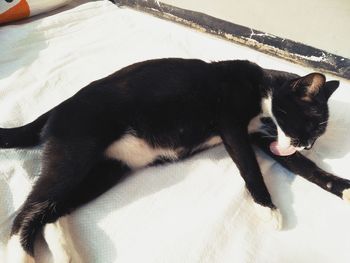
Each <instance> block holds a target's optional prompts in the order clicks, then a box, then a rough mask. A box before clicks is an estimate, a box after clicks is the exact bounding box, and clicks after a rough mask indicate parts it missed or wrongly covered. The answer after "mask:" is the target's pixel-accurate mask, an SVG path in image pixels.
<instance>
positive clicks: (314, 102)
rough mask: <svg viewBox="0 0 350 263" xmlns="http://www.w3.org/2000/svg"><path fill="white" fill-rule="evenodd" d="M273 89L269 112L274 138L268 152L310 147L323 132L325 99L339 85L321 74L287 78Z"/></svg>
mask: <svg viewBox="0 0 350 263" xmlns="http://www.w3.org/2000/svg"><path fill="white" fill-rule="evenodd" d="M280 84H281V85H280V86H279V87H278V88H275V89H273V92H272V96H271V100H272V101H271V106H272V107H271V111H272V117H273V119H274V122H275V124H276V125H277V137H278V139H277V141H276V142H275V143H274V145H271V146H270V148H271V151H273V152H274V153H275V154H278V155H289V153H290V154H291V153H292V152H293V151H295V150H302V149H310V148H311V147H312V146H313V144H314V142H315V140H316V139H317V138H318V137H320V136H321V135H322V134H323V133H324V132H325V131H326V127H327V122H328V117H329V115H328V105H327V102H328V99H329V97H330V96H331V95H332V93H333V92H334V91H335V90H336V89H337V88H338V86H339V82H338V81H326V77H325V76H324V75H322V74H320V73H311V74H308V75H306V76H303V77H295V78H292V79H287V80H285V81H284V82H283V83H280Z"/></svg>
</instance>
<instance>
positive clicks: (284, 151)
mask: <svg viewBox="0 0 350 263" xmlns="http://www.w3.org/2000/svg"><path fill="white" fill-rule="evenodd" d="M270 151H271V152H272V153H273V154H274V155H279V156H288V155H292V154H293V153H295V152H296V149H295V147H294V146H292V145H290V146H288V147H284V148H283V147H281V146H280V145H278V142H277V141H274V142H272V143H271V144H270Z"/></svg>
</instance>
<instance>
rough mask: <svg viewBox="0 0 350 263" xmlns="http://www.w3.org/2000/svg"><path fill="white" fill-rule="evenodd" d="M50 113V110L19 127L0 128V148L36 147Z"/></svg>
mask: <svg viewBox="0 0 350 263" xmlns="http://www.w3.org/2000/svg"><path fill="white" fill-rule="evenodd" d="M51 112H52V110H51V111H48V112H46V113H45V114H43V115H41V116H40V117H39V118H37V119H36V120H35V121H33V122H31V123H28V124H26V125H24V126H21V127H16V128H0V148H17V147H20V148H25V147H32V146H36V145H38V144H39V143H40V137H41V136H40V134H41V130H42V129H43V127H44V125H45V123H46V122H47V120H48V119H49V116H50V114H51Z"/></svg>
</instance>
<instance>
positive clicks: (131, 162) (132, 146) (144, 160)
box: [105, 134, 221, 169]
mask: <svg viewBox="0 0 350 263" xmlns="http://www.w3.org/2000/svg"><path fill="white" fill-rule="evenodd" d="M219 143H221V138H220V137H219V136H214V137H211V138H209V139H208V140H207V141H205V142H204V143H203V144H201V145H200V146H199V148H200V149H204V148H209V147H211V146H214V145H217V144H219ZM180 151H181V149H178V150H177V149H171V148H159V147H158V148H154V147H152V146H151V145H149V144H148V143H147V142H146V141H145V140H143V139H141V138H138V137H136V136H134V135H132V134H126V135H124V136H123V137H122V138H121V139H119V140H116V141H114V142H113V143H112V144H111V145H110V146H109V147H108V148H107V149H106V151H105V154H106V156H107V157H109V158H112V159H117V160H120V161H122V162H124V163H125V164H127V165H128V166H129V167H130V168H132V169H138V168H142V167H144V166H146V165H148V164H150V163H152V162H154V161H155V160H156V159H157V158H159V157H165V158H167V159H171V160H177V159H178V158H179V152H180Z"/></svg>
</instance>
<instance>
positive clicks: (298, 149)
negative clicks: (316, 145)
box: [295, 147, 305, 152]
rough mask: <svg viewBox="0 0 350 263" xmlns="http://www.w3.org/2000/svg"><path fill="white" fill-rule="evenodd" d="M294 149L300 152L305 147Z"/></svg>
mask: <svg viewBox="0 0 350 263" xmlns="http://www.w3.org/2000/svg"><path fill="white" fill-rule="evenodd" d="M295 149H296V150H297V151H298V152H300V151H302V150H304V149H305V147H295Z"/></svg>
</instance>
